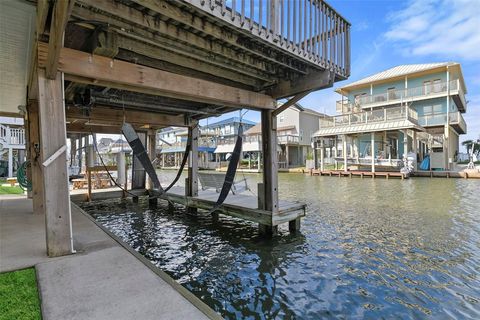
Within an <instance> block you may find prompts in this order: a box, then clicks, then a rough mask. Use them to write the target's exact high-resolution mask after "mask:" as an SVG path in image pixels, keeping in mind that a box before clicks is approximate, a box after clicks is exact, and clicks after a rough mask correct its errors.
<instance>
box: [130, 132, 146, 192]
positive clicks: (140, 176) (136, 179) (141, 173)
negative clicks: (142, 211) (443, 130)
mask: <svg viewBox="0 0 480 320" xmlns="http://www.w3.org/2000/svg"><path fill="white" fill-rule="evenodd" d="M137 134H138V137H139V138H140V141H141V142H142V143H143V145H145V144H146V140H147V134H146V133H145V132H137ZM145 182H146V172H145V168H144V167H143V166H142V164H141V163H140V161H139V160H138V159H137V157H136V156H135V155H132V189H145Z"/></svg>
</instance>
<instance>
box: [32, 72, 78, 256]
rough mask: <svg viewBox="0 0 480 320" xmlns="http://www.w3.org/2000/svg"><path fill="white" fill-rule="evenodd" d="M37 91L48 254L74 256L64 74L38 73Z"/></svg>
mask: <svg viewBox="0 0 480 320" xmlns="http://www.w3.org/2000/svg"><path fill="white" fill-rule="evenodd" d="M38 91H39V94H38V96H39V101H38V103H39V108H38V109H39V119H40V159H41V160H40V161H41V162H42V178H43V190H44V192H43V203H44V211H45V225H46V239H47V253H48V256H50V257H57V256H62V255H66V254H71V253H73V239H72V224H71V212H70V194H69V185H68V173H67V153H66V145H67V136H66V122H65V105H64V100H63V77H62V74H61V73H60V72H58V73H57V75H56V78H55V79H54V80H49V79H46V77H45V70H43V69H38ZM62 148H65V149H64V150H63V151H61V150H62Z"/></svg>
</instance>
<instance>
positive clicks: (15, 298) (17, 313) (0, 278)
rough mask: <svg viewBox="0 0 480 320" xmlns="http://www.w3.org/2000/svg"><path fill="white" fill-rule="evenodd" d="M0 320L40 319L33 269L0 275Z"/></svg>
mask: <svg viewBox="0 0 480 320" xmlns="http://www.w3.org/2000/svg"><path fill="white" fill-rule="evenodd" d="M0 310H1V311H0V320H7V319H8V320H10V319H25V320H27V319H41V318H42V316H41V313H40V300H39V298H38V291H37V279H36V277H35V269H25V270H19V271H13V272H6V273H0Z"/></svg>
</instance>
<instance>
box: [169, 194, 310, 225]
mask: <svg viewBox="0 0 480 320" xmlns="http://www.w3.org/2000/svg"><path fill="white" fill-rule="evenodd" d="M164 198H165V199H169V200H170V201H173V202H175V203H179V204H182V205H185V206H189V207H193V208H199V209H205V210H210V209H211V208H212V207H213V205H214V204H215V202H216V201H217V198H218V193H217V192H215V191H212V190H199V191H198V196H196V197H186V196H185V188H184V187H173V188H172V189H170V191H169V192H168V193H167V196H166V197H164ZM257 202H258V200H257V197H256V196H254V195H249V194H235V195H232V194H229V195H228V197H227V199H226V200H225V202H224V203H223V205H221V206H220V208H219V209H218V212H219V213H222V214H226V215H229V216H233V217H237V218H242V219H245V220H249V221H252V222H257V223H260V224H263V225H269V226H276V225H279V224H282V223H286V222H289V221H292V220H295V219H296V218H299V217H303V216H305V207H306V205H305V204H301V203H298V202H291V201H285V200H280V201H279V207H280V208H279V212H278V213H276V214H273V215H272V212H270V211H266V210H262V209H258V205H257Z"/></svg>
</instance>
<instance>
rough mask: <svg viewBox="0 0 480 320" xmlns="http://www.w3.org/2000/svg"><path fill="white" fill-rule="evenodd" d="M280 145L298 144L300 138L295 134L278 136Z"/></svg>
mask: <svg viewBox="0 0 480 320" xmlns="http://www.w3.org/2000/svg"><path fill="white" fill-rule="evenodd" d="M277 138H278V143H279V144H298V143H300V136H298V135H294V134H285V135H279V136H277Z"/></svg>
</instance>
